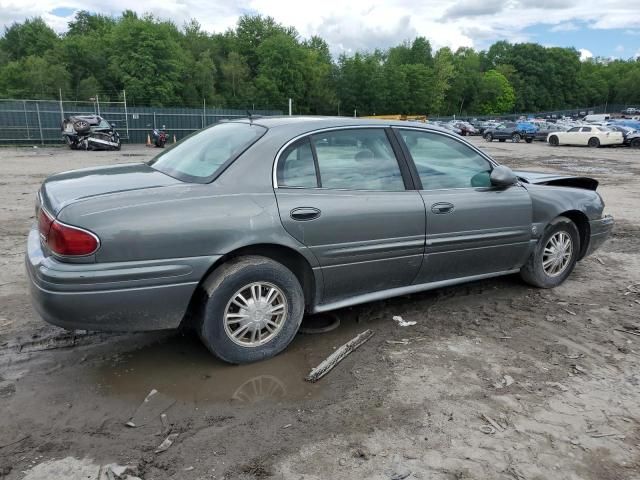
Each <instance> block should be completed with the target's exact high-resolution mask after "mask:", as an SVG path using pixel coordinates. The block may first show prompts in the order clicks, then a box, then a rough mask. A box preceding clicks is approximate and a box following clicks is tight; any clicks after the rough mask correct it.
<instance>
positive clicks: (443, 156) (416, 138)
mask: <svg viewBox="0 0 640 480" xmlns="http://www.w3.org/2000/svg"><path fill="white" fill-rule="evenodd" d="M401 135H402V138H403V139H404V141H405V143H406V144H407V147H408V149H409V152H410V153H411V156H412V157H413V160H414V163H415V164H416V168H417V169H418V174H419V175H420V180H421V181H422V188H423V189H424V190H439V189H445V188H470V187H490V186H491V181H490V179H489V176H490V174H491V164H490V163H489V162H488V161H487V160H486V159H485V158H484V157H482V156H481V155H480V154H478V153H477V152H476V151H475V150H473V149H472V148H470V147H469V146H467V145H465V144H464V143H462V142H459V141H457V140H454V139H453V138H450V137H448V136H445V135H440V134H437V133H431V132H419V131H417V130H401Z"/></svg>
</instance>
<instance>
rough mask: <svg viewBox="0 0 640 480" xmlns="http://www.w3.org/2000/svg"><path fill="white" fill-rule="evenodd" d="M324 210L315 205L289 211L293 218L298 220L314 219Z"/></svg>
mask: <svg viewBox="0 0 640 480" xmlns="http://www.w3.org/2000/svg"><path fill="white" fill-rule="evenodd" d="M321 213H322V212H321V211H320V210H318V209H317V208H313V207H298V208H294V209H293V210H291V212H289V215H291V218H293V219H294V220H298V221H305V220H314V219H316V218H318V217H319V216H320V214H321Z"/></svg>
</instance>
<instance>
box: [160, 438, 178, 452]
mask: <svg viewBox="0 0 640 480" xmlns="http://www.w3.org/2000/svg"><path fill="white" fill-rule="evenodd" d="M178 435H179V434H178V433H170V434H169V435H167V438H165V439H164V440H163V441H162V443H161V444H160V445H158V448H156V450H155V453H162V452H166V451H167V450H169V447H171V445H173V442H175V441H176V438H178Z"/></svg>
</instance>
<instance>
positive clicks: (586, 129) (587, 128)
mask: <svg viewBox="0 0 640 480" xmlns="http://www.w3.org/2000/svg"><path fill="white" fill-rule="evenodd" d="M582 131H583V132H590V131H591V127H582Z"/></svg>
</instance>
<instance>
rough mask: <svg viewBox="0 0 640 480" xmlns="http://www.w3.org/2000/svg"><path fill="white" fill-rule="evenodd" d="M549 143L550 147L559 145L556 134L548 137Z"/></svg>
mask: <svg viewBox="0 0 640 480" xmlns="http://www.w3.org/2000/svg"><path fill="white" fill-rule="evenodd" d="M549 145H551V146H552V147H557V146H558V145H560V140H558V137H557V136H555V135H551V136H550V137H549Z"/></svg>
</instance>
